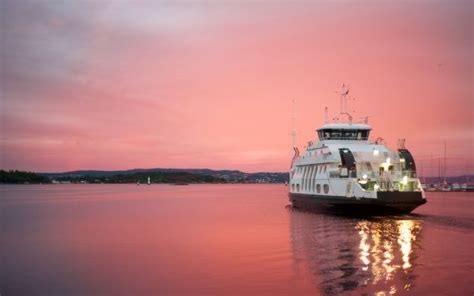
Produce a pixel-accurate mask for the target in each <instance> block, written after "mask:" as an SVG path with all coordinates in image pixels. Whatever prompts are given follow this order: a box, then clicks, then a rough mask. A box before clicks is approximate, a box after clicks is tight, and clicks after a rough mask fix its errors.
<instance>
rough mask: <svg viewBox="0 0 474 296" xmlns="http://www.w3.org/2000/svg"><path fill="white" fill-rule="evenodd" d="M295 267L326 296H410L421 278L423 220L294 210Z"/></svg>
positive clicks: (292, 226) (292, 236)
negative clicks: (418, 276) (418, 274)
mask: <svg viewBox="0 0 474 296" xmlns="http://www.w3.org/2000/svg"><path fill="white" fill-rule="evenodd" d="M290 228H291V231H290V233H291V242H292V249H293V255H294V268H295V271H296V272H297V273H298V274H301V275H303V274H310V275H311V276H313V278H308V279H306V280H307V281H312V282H313V283H314V284H315V285H319V286H320V287H319V288H320V291H321V294H324V295H339V294H344V293H346V294H351V293H357V294H365V293H367V294H375V295H394V294H404V293H406V291H409V290H410V289H411V287H412V286H413V285H414V284H415V282H416V267H417V262H416V261H417V255H416V253H417V250H418V249H419V247H420V240H421V238H422V235H421V234H422V228H423V221H419V220H414V219H411V217H410V219H406V218H403V217H399V218H397V217H391V218H387V217H384V218H379V219H370V220H361V219H351V218H343V217H337V216H328V215H320V214H311V213H304V212H298V211H291V212H290Z"/></svg>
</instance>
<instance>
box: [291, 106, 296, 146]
mask: <svg viewBox="0 0 474 296" xmlns="http://www.w3.org/2000/svg"><path fill="white" fill-rule="evenodd" d="M291 103H292V104H291V106H292V111H291V146H292V148H293V149H294V148H295V147H296V127H295V125H296V110H295V109H296V101H295V100H294V99H293V100H291Z"/></svg>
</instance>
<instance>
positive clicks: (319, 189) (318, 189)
mask: <svg viewBox="0 0 474 296" xmlns="http://www.w3.org/2000/svg"><path fill="white" fill-rule="evenodd" d="M316 191H317V192H318V193H321V184H317V185H316Z"/></svg>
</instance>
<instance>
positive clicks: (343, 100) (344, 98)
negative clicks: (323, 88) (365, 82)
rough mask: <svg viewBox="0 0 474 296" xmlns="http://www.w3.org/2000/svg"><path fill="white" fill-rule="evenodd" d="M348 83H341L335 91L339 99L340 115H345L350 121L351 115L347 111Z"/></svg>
mask: <svg viewBox="0 0 474 296" xmlns="http://www.w3.org/2000/svg"><path fill="white" fill-rule="evenodd" d="M349 92H350V89H349V85H347V84H345V83H343V84H342V88H341V91H340V92H337V93H338V94H339V96H340V99H341V112H340V115H346V116H347V117H348V118H349V122H350V123H352V115H351V114H350V113H349V112H348V111H347V99H348V96H349Z"/></svg>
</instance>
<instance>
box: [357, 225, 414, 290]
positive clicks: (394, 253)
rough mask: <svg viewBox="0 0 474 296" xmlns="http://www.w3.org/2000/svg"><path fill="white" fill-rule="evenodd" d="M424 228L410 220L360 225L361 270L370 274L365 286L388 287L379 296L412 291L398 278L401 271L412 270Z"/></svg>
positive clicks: (358, 226)
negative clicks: (413, 258)
mask: <svg viewBox="0 0 474 296" xmlns="http://www.w3.org/2000/svg"><path fill="white" fill-rule="evenodd" d="M420 226H421V225H419V223H417V222H416V221H410V220H404V221H383V222H369V221H360V222H358V223H357V226H356V229H357V230H358V233H359V237H360V243H359V259H360V261H361V262H362V267H361V269H362V270H363V271H365V272H367V271H368V272H369V277H368V278H366V279H365V281H364V285H366V284H368V283H369V282H371V283H372V284H373V285H383V286H385V285H387V286H386V288H385V289H383V290H380V291H378V292H376V293H375V295H395V294H397V293H399V292H400V290H405V291H408V290H409V289H410V287H411V284H412V283H410V282H408V283H407V282H405V283H403V284H402V285H401V286H398V285H397V284H396V283H397V281H398V280H399V279H397V278H395V277H396V276H397V271H400V270H403V271H405V273H406V272H408V269H409V268H410V267H412V263H411V262H410V260H412V258H411V256H412V253H413V244H414V242H415V241H416V236H417V234H418V233H419V231H420V230H421V227H420ZM395 240H396V241H397V242H395ZM400 255H401V258H400ZM397 257H398V258H399V259H398V260H397ZM400 259H401V260H400ZM388 285H390V286H388Z"/></svg>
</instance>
